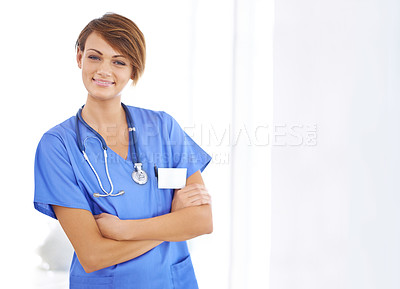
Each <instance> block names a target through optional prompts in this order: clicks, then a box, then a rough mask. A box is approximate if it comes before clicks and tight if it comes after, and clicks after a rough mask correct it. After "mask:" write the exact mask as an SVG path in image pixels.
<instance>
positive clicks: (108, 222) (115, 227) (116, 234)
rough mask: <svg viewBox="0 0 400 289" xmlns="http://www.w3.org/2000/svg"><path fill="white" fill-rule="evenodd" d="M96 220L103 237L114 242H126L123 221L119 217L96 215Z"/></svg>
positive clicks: (105, 214) (103, 214)
mask: <svg viewBox="0 0 400 289" xmlns="http://www.w3.org/2000/svg"><path fill="white" fill-rule="evenodd" d="M94 219H95V220H96V222H97V226H98V227H99V229H100V232H101V234H102V235H103V237H105V238H108V239H113V240H117V241H120V240H124V230H123V221H122V220H120V219H119V218H118V217H117V216H114V215H110V214H107V213H102V214H100V215H95V216H94Z"/></svg>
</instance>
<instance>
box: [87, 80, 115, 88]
mask: <svg viewBox="0 0 400 289" xmlns="http://www.w3.org/2000/svg"><path fill="white" fill-rule="evenodd" d="M92 80H93V82H94V83H95V84H97V85H98V86H102V87H110V86H112V85H114V84H115V82H114V81H107V80H103V79H97V78H92Z"/></svg>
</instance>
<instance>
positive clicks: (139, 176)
mask: <svg viewBox="0 0 400 289" xmlns="http://www.w3.org/2000/svg"><path fill="white" fill-rule="evenodd" d="M121 105H122V107H123V108H124V111H125V115H126V122H127V124H128V130H129V145H130V146H131V149H130V151H131V158H132V161H133V163H134V166H133V172H132V179H133V180H134V181H135V182H136V183H137V184H139V185H144V184H146V183H147V179H148V177H147V173H146V172H145V171H144V170H143V169H142V165H143V164H142V163H141V162H140V160H139V154H138V151H137V140H136V129H135V127H134V125H133V120H132V116H131V114H130V112H129V110H128V108H127V107H126V105H125V104H123V103H121ZM82 108H83V106H82V107H81V108H80V109H79V110H78V112H77V114H76V140H77V143H78V147H79V150H80V151H81V152H82V154H83V157H84V158H85V160H86V161H87V163H88V164H89V166H90V168H91V169H92V171H93V173H94V174H95V176H96V178H97V182H98V183H99V186H100V188H101V190H102V191H103V193H104V194H101V193H94V194H93V196H95V197H116V196H120V195H123V194H125V191H124V190H121V191H119V192H118V193H116V194H114V193H113V191H114V185H113V183H112V181H111V177H110V173H109V171H108V162H107V143H106V141H105V140H104V139H103V137H102V136H101V135H100V134H99V133H98V132H97V131H95V130H94V129H93V128H91V127H90V126H89V125H88V124H87V123H86V121H85V120H84V119H83V118H82ZM79 121H80V122H81V123H82V124H83V125H84V126H85V127H86V128H87V129H89V130H90V131H91V132H92V133H93V134H94V135H95V137H87V138H86V139H85V141H84V142H82V139H81V135H80V130H79ZM89 138H94V139H97V140H98V141H99V142H100V144H101V147H102V148H103V153H104V163H105V168H106V174H107V178H108V182H109V183H110V186H111V189H110V192H107V191H106V190H105V189H104V187H103V184H102V182H101V180H100V177H99V175H98V174H97V172H96V170H95V168H94V167H93V165H92V163H91V162H90V160H89V157H88V155H87V154H86V148H85V147H86V141H87V140H88V139H89Z"/></svg>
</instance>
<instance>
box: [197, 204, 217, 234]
mask: <svg viewBox="0 0 400 289" xmlns="http://www.w3.org/2000/svg"><path fill="white" fill-rule="evenodd" d="M201 207H202V210H201V213H200V217H199V221H200V224H199V225H200V226H199V235H205V234H211V233H212V232H213V230H214V228H213V219H212V211H211V206H210V205H203V206H201Z"/></svg>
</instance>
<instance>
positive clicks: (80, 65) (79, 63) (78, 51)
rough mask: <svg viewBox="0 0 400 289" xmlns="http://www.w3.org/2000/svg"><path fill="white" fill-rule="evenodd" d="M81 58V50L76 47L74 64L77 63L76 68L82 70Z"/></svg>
mask: <svg viewBox="0 0 400 289" xmlns="http://www.w3.org/2000/svg"><path fill="white" fill-rule="evenodd" d="M82 57H83V52H82V50H81V49H80V48H79V47H78V49H77V51H76V62H77V63H78V67H79V68H81V69H82Z"/></svg>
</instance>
